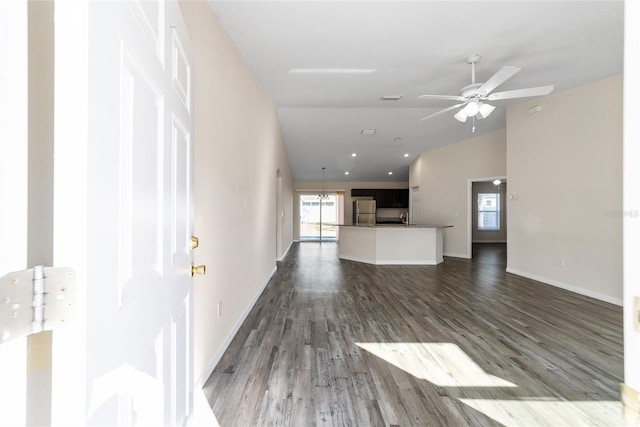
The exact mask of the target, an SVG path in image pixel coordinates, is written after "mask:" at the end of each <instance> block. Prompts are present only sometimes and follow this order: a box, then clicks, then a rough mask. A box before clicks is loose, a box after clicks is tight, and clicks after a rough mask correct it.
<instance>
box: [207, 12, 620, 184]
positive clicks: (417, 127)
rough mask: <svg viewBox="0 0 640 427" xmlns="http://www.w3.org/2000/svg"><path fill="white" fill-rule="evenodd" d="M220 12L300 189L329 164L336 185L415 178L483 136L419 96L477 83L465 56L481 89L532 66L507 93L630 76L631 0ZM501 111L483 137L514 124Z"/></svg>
mask: <svg viewBox="0 0 640 427" xmlns="http://www.w3.org/2000/svg"><path fill="white" fill-rule="evenodd" d="M210 5H211V7H212V9H213V10H214V13H215V14H216V16H217V17H218V19H219V20H220V23H221V24H222V26H223V27H224V28H225V30H226V32H227V33H228V34H229V36H230V37H231V39H232V40H233V41H234V43H235V44H236V45H237V46H238V48H239V49H240V51H241V52H242V54H243V55H244V58H245V59H246V61H247V63H248V64H249V66H250V67H251V69H252V70H253V72H254V73H255V74H256V76H257V78H258V80H259V81H260V82H261V84H262V85H263V86H264V88H265V89H266V91H267V92H268V93H269V94H270V96H271V98H272V99H273V101H274V103H275V105H276V106H277V108H278V113H279V115H280V122H281V126H282V131H283V134H284V139H285V144H286V147H287V153H288V155H289V161H290V163H291V168H292V171H293V177H294V180H295V181H319V180H320V179H321V176H322V170H321V168H322V167H323V166H325V167H326V168H327V169H326V179H327V181H406V180H408V172H409V168H408V166H409V164H410V163H411V161H413V160H414V159H415V158H416V157H417V156H418V155H419V154H420V153H422V152H424V151H427V150H430V149H433V148H436V147H440V146H443V145H446V144H450V143H454V142H457V141H460V140H463V139H467V138H470V137H472V136H473V135H474V134H472V133H471V124H470V123H469V122H468V123H464V124H463V123H460V122H457V121H456V120H455V119H454V118H453V113H454V112H453V113H452V114H444V115H441V116H439V117H437V118H434V119H432V120H427V121H424V122H420V118H422V117H424V116H427V115H429V114H431V113H434V112H436V111H438V110H439V109H442V108H444V107H447V106H449V105H452V103H446V102H445V103H442V102H440V103H438V102H434V101H426V100H420V99H417V97H418V95H421V94H445V95H457V94H458V92H459V91H460V89H461V88H462V87H463V86H466V85H468V84H470V83H471V72H470V66H469V65H468V64H467V63H466V58H467V56H469V55H470V54H473V53H476V52H478V53H480V54H481V55H482V59H481V60H480V62H479V63H478V64H477V66H476V74H477V81H479V82H484V81H486V79H488V78H489V77H490V76H492V75H493V74H494V73H495V72H496V71H498V70H499V69H500V68H501V67H502V66H504V65H514V66H517V67H520V68H522V71H520V72H519V73H518V74H516V75H515V76H514V77H512V78H511V79H509V80H508V81H507V82H506V83H504V84H503V85H501V86H500V88H499V90H497V91H503V90H510V89H519V88H526V87H534V86H543V85H548V84H553V85H555V92H558V91H563V90H566V89H569V88H572V87H576V86H580V85H583V84H586V83H589V82H592V81H595V80H598V79H602V78H605V77H609V76H612V75H614V74H619V73H622V65H623V21H624V19H623V13H624V2H623V1H614V0H608V1H576V0H573V1H514V0H509V1H507V0H503V1H478V0H476V1H452V0H449V1H407V2H404V1H210ZM292 70H304V72H295V71H294V72H291V71H292ZM322 70H324V71H322ZM383 95H402V99H400V100H399V101H395V102H393V101H381V100H380V99H379V98H380V97H381V96H383ZM511 102H512V103H513V102H521V101H517V100H516V101H511ZM501 105H502V107H499V108H496V110H495V111H494V113H493V114H492V115H491V116H489V117H488V118H487V119H484V120H481V121H476V132H475V135H479V134H482V133H485V132H490V131H493V130H496V129H500V128H504V127H505V108H504V106H505V105H508V103H507V102H506V101H503V102H502V104H501ZM364 128H374V129H376V130H377V131H376V134H375V135H373V136H363V135H361V134H360V132H361V130H362V129H364ZM394 138H401V140H400V141H399V142H396V141H394ZM353 152H356V153H357V157H355V158H353V157H351V153H353ZM404 153H409V154H410V156H409V157H408V158H404V157H403V154H404ZM345 171H349V172H350V174H349V176H345V175H344V172H345ZM389 171H393V175H392V176H390V175H388V172H389Z"/></svg>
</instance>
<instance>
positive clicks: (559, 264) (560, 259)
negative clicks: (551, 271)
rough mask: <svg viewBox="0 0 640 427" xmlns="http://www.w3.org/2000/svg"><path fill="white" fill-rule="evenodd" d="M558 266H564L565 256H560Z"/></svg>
mask: <svg viewBox="0 0 640 427" xmlns="http://www.w3.org/2000/svg"><path fill="white" fill-rule="evenodd" d="M558 267H564V258H558Z"/></svg>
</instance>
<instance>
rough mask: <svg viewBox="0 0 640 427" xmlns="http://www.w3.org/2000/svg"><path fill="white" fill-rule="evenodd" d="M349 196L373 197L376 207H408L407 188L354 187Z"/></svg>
mask: <svg viewBox="0 0 640 427" xmlns="http://www.w3.org/2000/svg"><path fill="white" fill-rule="evenodd" d="M351 197H373V198H374V200H375V201H376V207H377V208H396V209H408V208H409V189H408V188H405V189H369V188H363V189H358V188H354V189H352V190H351Z"/></svg>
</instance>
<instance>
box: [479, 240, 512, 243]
mask: <svg viewBox="0 0 640 427" xmlns="http://www.w3.org/2000/svg"><path fill="white" fill-rule="evenodd" d="M471 243H507V241H506V240H473V241H472V242H471Z"/></svg>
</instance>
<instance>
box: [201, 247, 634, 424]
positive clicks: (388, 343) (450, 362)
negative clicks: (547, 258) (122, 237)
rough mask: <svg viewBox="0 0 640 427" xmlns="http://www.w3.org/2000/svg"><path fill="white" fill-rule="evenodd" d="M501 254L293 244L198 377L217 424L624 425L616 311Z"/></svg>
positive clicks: (482, 250)
mask: <svg viewBox="0 0 640 427" xmlns="http://www.w3.org/2000/svg"><path fill="white" fill-rule="evenodd" d="M505 259H506V251H505V247H504V245H499V244H488V245H487V244H485V245H481V246H474V259H473V260H463V259H456V258H445V262H444V263H443V264H440V265H438V266H372V265H368V264H362V263H357V262H351V261H341V260H339V259H338V258H337V244H335V243H322V244H320V243H300V244H294V246H293V247H292V248H291V250H290V252H289V254H288V255H287V257H286V259H285V260H284V261H283V262H282V263H279V264H278V272H277V273H276V274H275V275H274V277H273V279H272V280H271V282H270V283H269V285H268V286H267V288H266V289H265V291H264V293H263V295H262V296H261V297H260V299H259V301H258V302H257V304H256V305H255V307H254V308H253V310H252V311H251V313H250V315H249V316H248V318H247V320H246V321H245V323H244V324H243V325H242V327H241V329H240V331H239V332H238V334H237V336H236V337H235V339H234V340H233V342H232V343H231V345H230V346H229V348H228V350H227V351H226V353H225V354H224V356H223V357H222V359H221V360H220V363H219V364H218V366H217V367H216V369H215V370H214V372H213V374H212V375H211V377H210V378H209V380H208V381H207V383H206V384H205V387H204V392H205V395H206V396H207V397H208V400H209V404H210V405H211V407H212V408H213V412H214V413H215V415H216V417H217V419H218V421H219V423H220V425H221V426H223V427H227V426H254V425H274V426H275V425H278V426H280V425H283V426H296V427H298V426H312V425H318V426H320V425H334V426H396V425H398V426H440V425H441V426H466V425H472V426H499V425H505V426H539V425H543V426H554V427H555V426H562V425H566V426H582V425H585V426H586V425H591V426H614V425H624V423H623V421H622V418H621V416H620V411H621V407H620V405H619V384H620V383H621V382H622V379H623V372H622V369H623V348H622V341H623V336H622V309H621V308H620V307H617V306H614V305H611V304H607V303H603V302H600V301H597V300H593V299H591V298H587V297H583V296H580V295H577V294H574V293H570V292H567V291H564V290H561V289H558V288H555V287H552V286H548V285H544V284H541V283H538V282H535V281H532V280H528V279H525V278H522V277H519V276H515V275H511V274H507V273H505V264H506V263H505Z"/></svg>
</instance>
